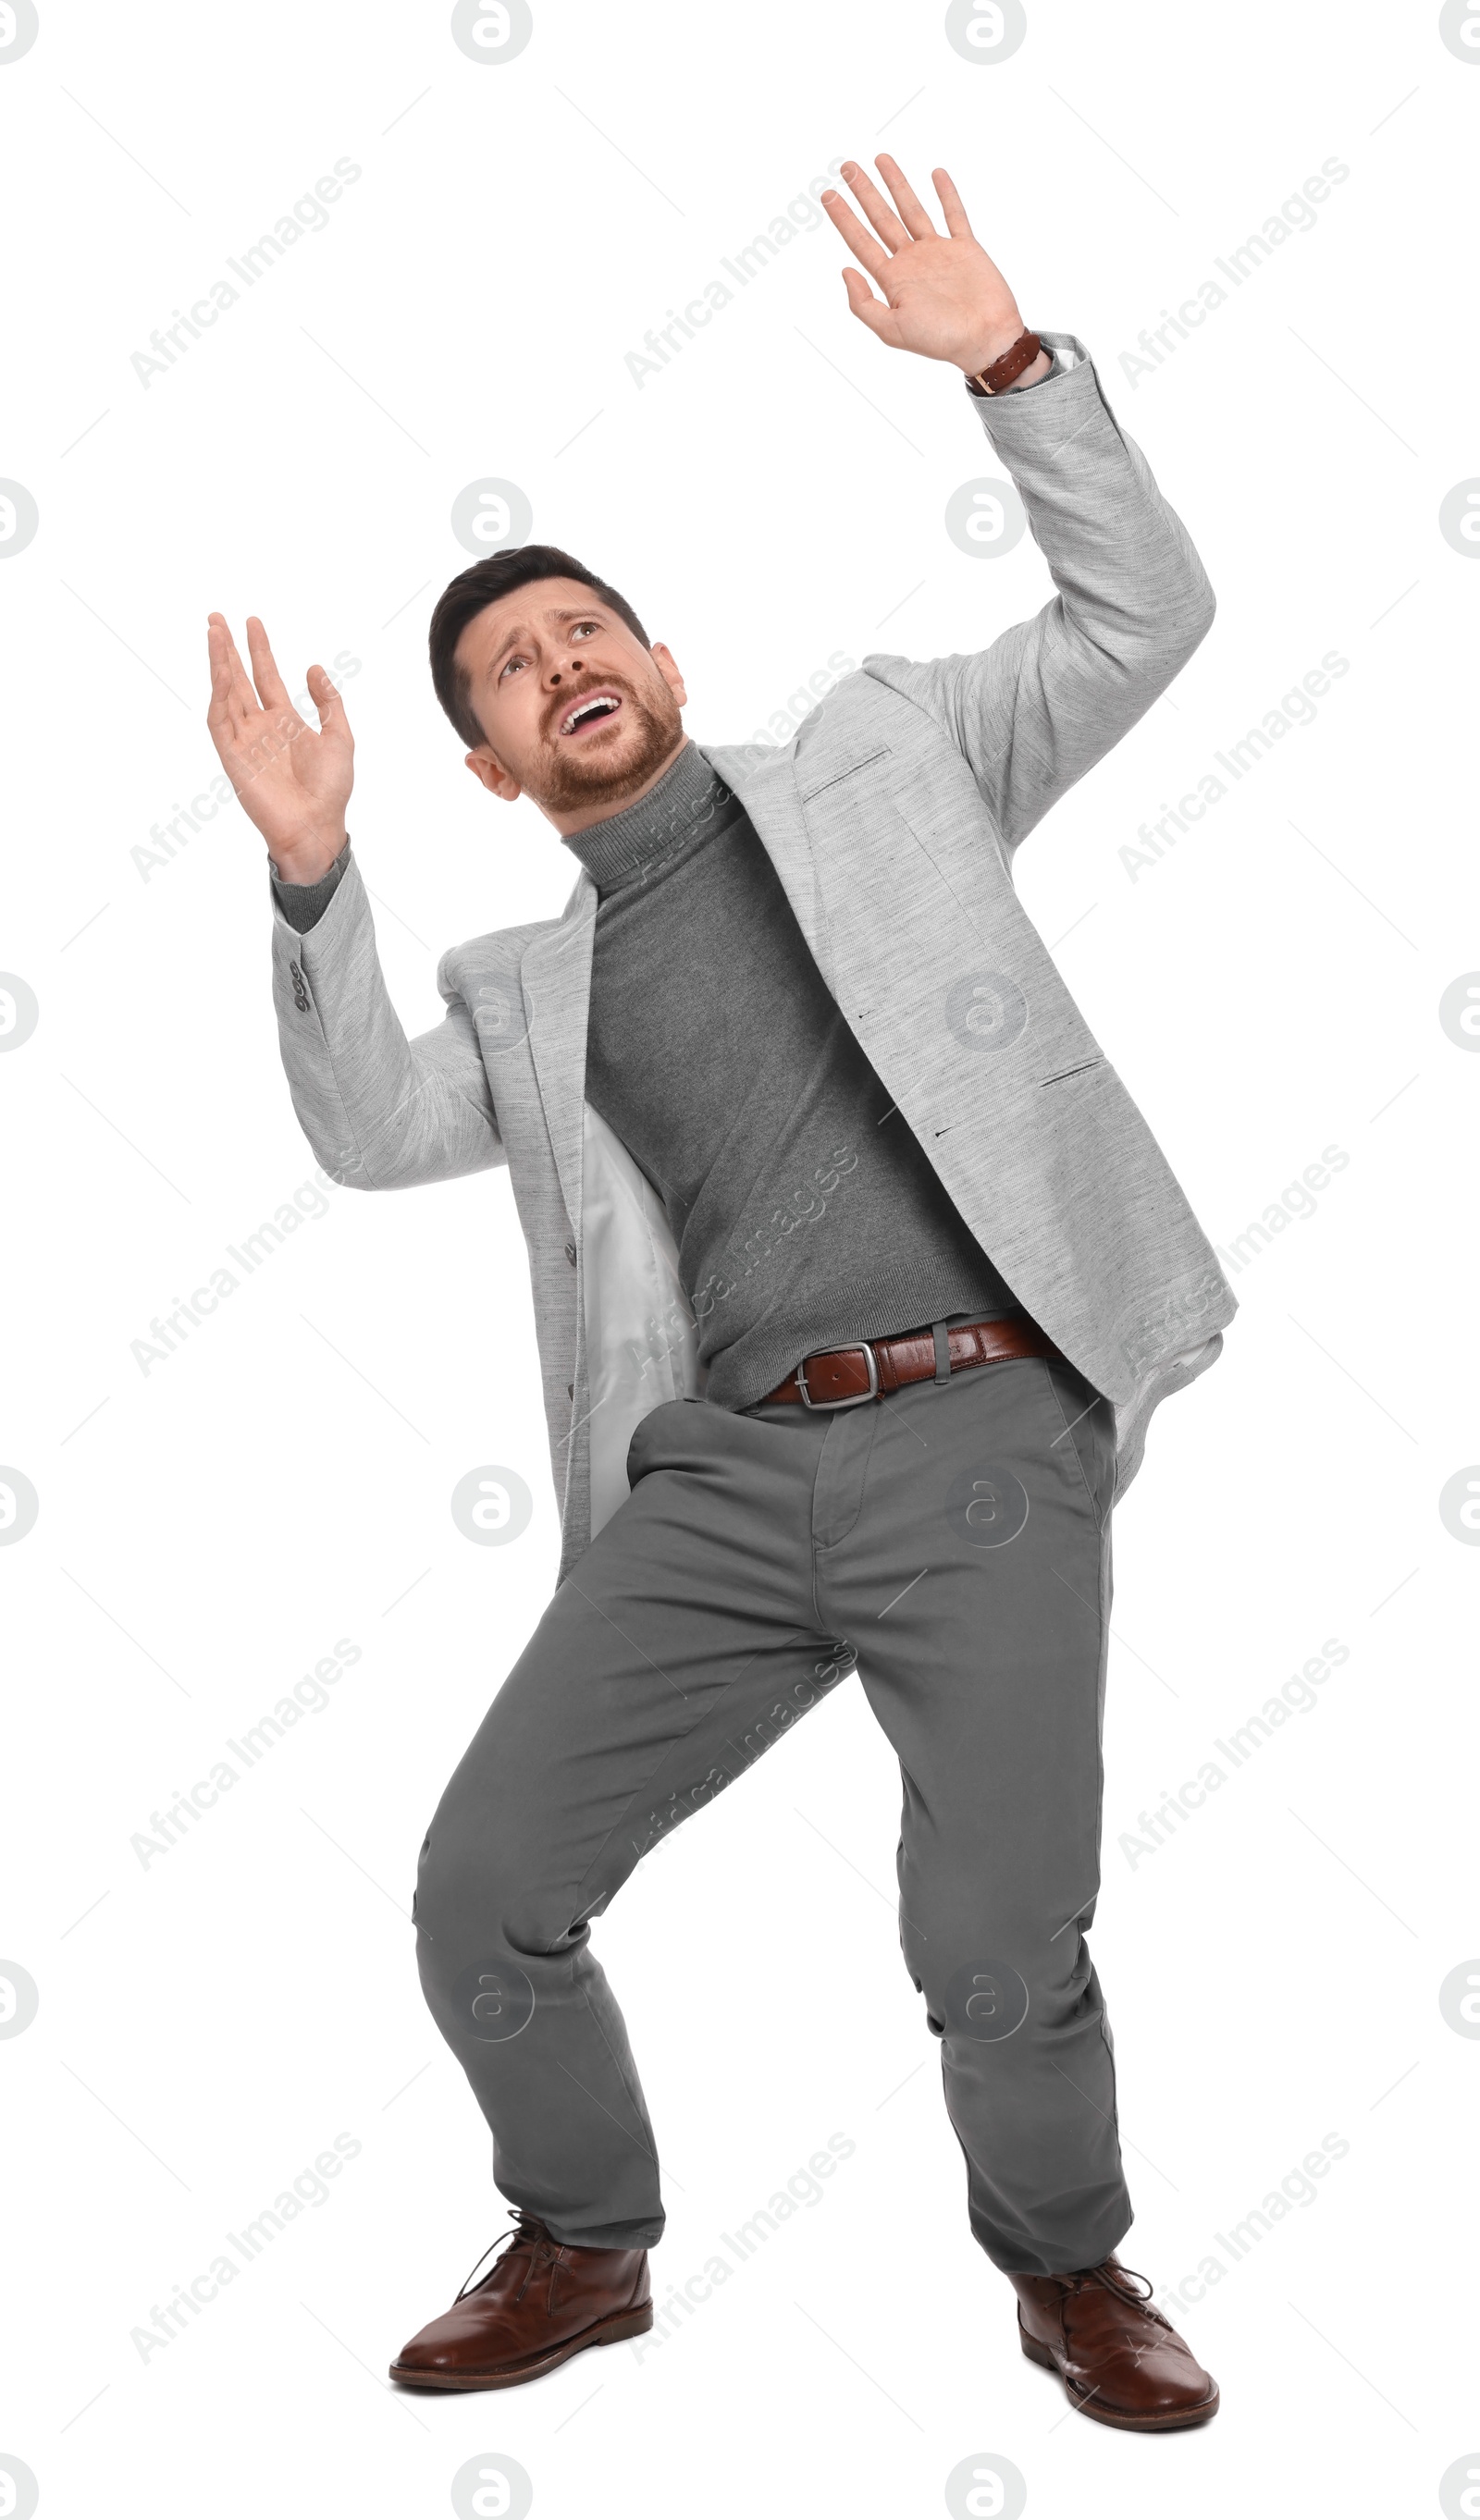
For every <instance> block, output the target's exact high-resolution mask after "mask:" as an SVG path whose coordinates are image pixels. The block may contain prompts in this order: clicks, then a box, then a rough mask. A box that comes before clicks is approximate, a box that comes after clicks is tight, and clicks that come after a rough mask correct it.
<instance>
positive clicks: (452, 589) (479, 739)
mask: <svg viewBox="0 0 1480 2520" xmlns="http://www.w3.org/2000/svg"><path fill="white" fill-rule="evenodd" d="M542 577H573V578H575V579H576V580H577V581H578V583H579V584H580V585H582V586H587V587H589V588H590V590H591V592H592V594H593V595H595V596H597V597H599V598H600V600H601V602H602V603H603V604H606V605H609V606H610V607H611V609H612V611H613V612H614V613H615V614H616V615H617V617H618V619H619V620H622V621H625V623H626V625H627V627H628V629H629V630H630V631H631V633H632V635H633V637H634V639H639V640H641V642H642V644H643V646H644V647H645V648H650V647H651V645H652V642H651V640H650V638H649V636H648V633H647V631H646V630H645V629H644V628H643V625H642V623H641V621H639V619H638V617H637V614H636V613H635V612H634V611H633V609H632V607H631V605H630V604H629V603H628V602H627V599H626V597H625V596H624V595H618V593H617V591H616V588H615V587H614V586H608V585H607V584H606V581H605V578H601V577H597V576H595V575H594V574H593V572H592V571H591V570H590V569H589V568H583V567H582V566H581V563H580V562H579V561H578V560H572V559H571V557H570V554H569V553H568V552H562V551H558V550H557V549H556V546H555V544H554V543H524V544H523V545H522V546H521V547H520V548H519V549H518V550H517V551H507V552H496V553H494V554H493V555H492V556H491V557H490V558H489V559H488V560H475V561H474V562H473V563H472V566H471V568H465V569H461V570H460V571H459V573H458V575H457V576H456V577H455V578H454V579H453V580H452V583H451V585H450V586H444V587H443V589H442V592H441V594H440V595H439V596H438V597H437V600H436V604H435V607H434V608H433V610H432V615H431V627H430V629H429V631H428V633H427V640H426V644H427V648H428V650H429V651H430V655H431V680H432V686H433V689H434V690H435V692H436V696H437V697H438V699H439V700H440V701H441V703H442V706H443V708H444V709H445V710H446V712H447V714H448V716H449V717H450V718H451V720H452V723H453V725H454V726H455V727H456V728H457V731H458V733H459V735H460V736H461V737H462V739H463V742H465V743H466V744H467V745H468V747H469V750H470V751H474V750H476V748H477V746H478V745H479V744H480V743H486V742H487V741H488V739H487V737H486V736H485V735H484V733H483V730H482V728H481V727H480V726H479V724H478V722H477V718H476V716H475V715H474V713H473V708H472V695H471V687H470V684H469V679H468V675H467V672H466V670H465V669H464V667H462V666H461V665H459V664H458V663H457V662H456V661H455V658H454V650H455V649H456V647H457V644H458V641H459V640H460V639H461V637H462V635H463V633H464V631H465V630H466V629H467V627H468V624H469V622H470V621H472V620H474V619H475V618H476V616H477V615H478V613H480V612H483V611H486V610H487V607H488V606H489V605H490V604H497V602H498V600H499V598H500V596H501V595H512V594H513V593H514V590H515V588H516V587H517V586H532V585H533V584H534V583H535V581H536V580H537V579H539V578H542Z"/></svg>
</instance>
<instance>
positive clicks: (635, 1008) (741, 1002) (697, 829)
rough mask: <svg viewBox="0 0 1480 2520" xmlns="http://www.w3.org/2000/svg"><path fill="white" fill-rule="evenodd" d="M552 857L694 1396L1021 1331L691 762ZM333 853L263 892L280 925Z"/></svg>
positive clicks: (328, 889)
mask: <svg viewBox="0 0 1480 2520" xmlns="http://www.w3.org/2000/svg"><path fill="white" fill-rule="evenodd" d="M564 845H565V847H566V848H568V849H569V850H570V851H571V853H572V855H573V856H575V857H577V858H579V860H580V862H581V864H582V865H583V866H584V867H585V868H586V869H587V871H588V873H589V874H590V876H591V877H592V879H593V881H594V882H595V884H596V887H597V892H598V895H599V898H598V903H597V913H596V934H595V939H594V944H593V954H592V969H591V1004H590V1012H589V1017H588V1026H587V1038H586V1099H587V1101H588V1102H590V1103H591V1104H592V1106H593V1107H594V1108H595V1109H596V1110H597V1111H599V1112H600V1113H601V1115H602V1117H603V1118H604V1119H605V1121H606V1122H607V1123H608V1124H609V1126H610V1127H611V1128H612V1129H613V1130H614V1131H615V1132H616V1135H617V1136H618V1138H620V1139H621V1141H622V1143H623V1145H624V1146H625V1147H626V1148H628V1149H629V1151H630V1152H631V1154H632V1155H633V1157H634V1158H635V1160H636V1161H637V1162H638V1163H639V1164H640V1165H641V1167H642V1169H643V1171H644V1172H645V1173H646V1174H647V1176H648V1178H649V1180H650V1182H651V1183H652V1184H653V1186H654V1188H655V1189H656V1190H657V1192H658V1193H659V1194H660V1196H661V1198H662V1200H663V1204H664V1207H665V1208H666V1210H667V1214H668V1218H669V1222H670V1224H671V1226H672V1228H673V1233H674V1237H675V1239H676V1240H677V1243H678V1251H679V1271H680V1276H681V1279H682V1282H683V1284H684V1288H685V1291H686V1292H687V1294H688V1296H689V1299H690V1301H691V1303H692V1304H693V1306H694V1309H695V1317H696V1319H697V1321H698V1326H699V1354H700V1357H701V1359H702V1361H703V1362H704V1364H705V1365H706V1366H707V1368H708V1380H707V1384H706V1395H707V1397H708V1398H709V1399H710V1400H712V1401H715V1402H717V1403H718V1404H719V1405H720V1406H721V1407H722V1408H728V1409H745V1408H749V1407H750V1406H752V1405H753V1403H754V1402H755V1401H757V1400H759V1399H761V1398H762V1397H763V1396H764V1394H765V1393H766V1392H768V1391H769V1390H771V1389H772V1388H773V1386H774V1385H775V1384H776V1383H778V1382H780V1381H781V1380H782V1378H783V1377H784V1375H785V1374H786V1373H788V1372H789V1371H790V1369H791V1367H792V1366H794V1365H795V1363H796V1361H797V1359H798V1358H799V1357H801V1356H804V1355H806V1354H808V1353H809V1352H810V1351H811V1350H813V1349H816V1348H822V1347H832V1346H838V1345H841V1344H843V1343H845V1342H847V1341H849V1340H853V1339H864V1338H881V1337H884V1336H886V1335H888V1334H889V1333H890V1332H892V1331H896V1330H906V1329H915V1328H919V1327H920V1326H922V1325H924V1324H927V1323H930V1322H936V1321H951V1320H967V1319H982V1318H986V1319H992V1318H995V1317H999V1316H1001V1315H1003V1314H1006V1313H1015V1312H1017V1311H1019V1310H1020V1307H1019V1306H1018V1305H1017V1304H1016V1302H1015V1301H1014V1299H1013V1297H1012V1295H1011V1292H1010V1290H1009V1287H1008V1286H1007V1284H1006V1283H1005V1282H1004V1281H1003V1279H1002V1278H1001V1277H1000V1276H999V1275H998V1273H997V1271H996V1270H995V1269H994V1268H993V1266H992V1263H991V1261H990V1260H989V1258H988V1257H987V1254H986V1252H985V1251H984V1250H983V1249H982V1248H981V1245H980V1244H979V1243H978V1242H977V1241H976V1240H975V1238H974V1237H973V1236H972V1235H971V1234H970V1233H969V1232H968V1231H967V1228H966V1226H965V1224H964V1220H963V1218H962V1216H961V1214H960V1212H959V1210H958V1209H957V1208H956V1206H955V1204H954V1203H953V1201H952V1200H951V1199H950V1197H949V1196H948V1195H947V1193H946V1191H945V1189H944V1188H943V1186H942V1184H941V1183H940V1181H939V1180H938V1179H937V1177H936V1174H935V1171H934V1169H933V1167H932V1165H931V1163H930V1161H929V1158H928V1156H927V1155H926V1153H925V1151H924V1148H922V1147H921V1146H920V1144H919V1139H918V1138H917V1137H916V1136H915V1134H914V1132H913V1130H912V1129H911V1128H910V1126H909V1124H908V1122H907V1121H906V1120H905V1118H904V1115H903V1114H902V1113H901V1112H900V1111H899V1110H897V1109H895V1108H894V1107H893V1105H892V1102H891V1098H890V1096H889V1094H888V1092H887V1090H886V1089H885V1087H884V1085H883V1083H882V1081H881V1080H880V1078H879V1077H878V1076H877V1074H876V1073H875V1069H874V1068H873V1066H872V1065H871V1064H870V1062H869V1060H868V1058H867V1057H865V1054H864V1052H863V1050H862V1048H861V1047H860V1045H859V1043H858V1041H857V1039H856V1038H855V1036H854V1034H853V1033H852V1032H851V1030H850V1029H849V1026H848V1024H847V1022H846V1020H845V1019H844V1017H843V1014H842V1012H841V1011H840V1010H839V1008H838V1007H837V1005H836V1003H835V1002H834V1000H833V998H832V997H831V995H830V992H829V989H828V986H827V983H826V982H825V980H824V979H823V976H822V973H821V971H820V970H819V969H818V967H817V964H816V962H815V961H814V959H813V957H812V955H811V953H810V951H809V950H808V947H807V943H806V940H805V938H804V937H803V935H802V932H801V929H800V927H799V925H798V924H797V921H796V916H795V913H794V912H793V911H792V908H791V905H790V903H789V902H788V901H787V899H786V895H785V890H784V888H783V885H782V881H781V878H780V877H779V876H778V874H777V872H776V869H775V868H774V866H773V865H772V863H771V860H770V858H769V857H768V856H767V853H766V850H765V847H764V845H763V844H762V842H761V840H760V837H759V835H758V833H757V832H756V830H755V827H754V825H753V824H752V823H751V821H750V818H749V816H748V815H747V814H746V812H745V810H744V808H743V806H742V805H741V804H740V799H739V797H738V796H737V795H736V794H735V793H734V791H733V789H731V788H730V787H728V786H727V785H726V784H725V782H724V781H723V780H722V779H720V777H719V776H718V774H717V773H716V772H715V771H714V770H712V769H711V768H710V765H709V763H708V762H707V761H706V760H705V758H704V755H703V754H702V753H701V752H700V751H699V750H698V747H697V746H696V745H695V744H694V743H692V742H691V743H688V744H686V745H685V747H684V750H683V751H682V752H681V753H680V754H679V756H678V758H677V760H676V761H675V762H674V763H673V764H672V766H671V768H669V769H668V770H666V771H665V772H664V774H663V776H662V778H661V779H660V780H659V781H658V783H657V785H656V787H652V788H650V790H649V792H648V794H647V795H646V796H643V797H641V798H639V800H638V802H637V803H636V804H635V805H629V806H627V807H625V808H624V809H623V810H622V811H621V812H620V813H617V814H610V815H608V816H606V817H605V820H603V821H602V822H600V823H593V824H591V825H590V826H589V828H588V829H587V830H586V831H584V832H573V833H572V834H571V835H570V836H569V837H568V838H567V839H566V840H565V842H564ZM346 855H347V845H346V850H345V851H341V853H340V856H339V858H338V859H337V860H336V863H335V865H334V867H332V868H331V870H330V872H329V874H328V875H327V876H326V877H324V878H323V880H322V881H321V882H320V883H317V884H303V885H297V884H283V883H279V884H278V885H277V887H276V888H277V893H278V898H279V900H280V901H281V902H282V904H283V911H284V916H285V917H286V918H287V919H289V920H290V921H291V922H292V924H293V925H294V926H296V927H299V928H300V929H304V930H306V929H307V928H308V927H311V926H312V925H313V924H314V923H315V922H316V921H317V920H318V919H319V918H320V917H321V916H322V914H323V911H324V909H325V907H326V906H327V904H328V901H329V898H330V895H331V894H332V892H333V891H334V889H335V886H336V883H337V881H338V877H339V875H340V874H341V872H342V870H343V865H344V860H345V856H346Z"/></svg>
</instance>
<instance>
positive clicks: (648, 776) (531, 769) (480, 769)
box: [456, 577, 688, 832]
mask: <svg viewBox="0 0 1480 2520" xmlns="http://www.w3.org/2000/svg"><path fill="white" fill-rule="evenodd" d="M456 661H457V663H458V664H459V666H461V667H462V668H463V670H464V671H465V672H466V673H467V676H468V684H469V695H470V697H471V703H472V713H473V715H474V717H475V718H476V719H477V721H478V724H479V725H480V726H481V728H482V729H483V735H484V741H483V742H482V743H480V744H479V745H478V746H477V748H476V749H475V750H474V751H472V752H470V753H469V754H468V757H467V758H468V767H469V769H470V770H471V771H472V772H473V774H474V775H475V777H477V778H478V779H480V780H481V781H482V783H483V786H484V787H487V788H488V789H489V790H490V791H491V792H492V794H494V795H495V796H503V797H505V798H507V799H509V800H510V801H512V800H513V799H514V798H515V797H516V796H518V795H521V794H522V795H528V796H531V797H532V798H533V799H534V802H535V803H536V804H537V805H538V806H539V808H540V810H541V812H542V813H544V814H545V815H547V816H548V818H549V820H550V821H551V822H552V823H554V825H555V826H556V829H557V830H558V831H561V832H573V831H579V830H580V829H581V828H582V826H583V825H584V824H586V823H593V822H597V821H599V820H600V819H601V818H602V817H603V816H604V815H605V814H613V813H615V812H616V811H617V810H618V808H619V807H620V806H621V805H623V804H625V803H627V802H628V801H630V799H631V798H632V797H634V796H637V795H639V794H640V793H641V792H642V790H643V789H644V788H645V787H649V786H650V784H651V782H652V780H653V778H654V777H655V775H656V773H657V772H658V770H659V769H660V768H661V767H662V765H663V764H664V762H665V761H666V760H667V759H668V758H669V757H670V755H672V754H673V753H674V752H675V751H676V750H677V749H678V747H679V745H680V743H681V742H683V738H684V729H683V723H682V720H681V718H680V715H679V711H680V709H681V708H682V706H683V704H684V702H685V700H686V699H687V698H688V694H687V692H686V691H685V689H684V684H683V678H682V676H681V675H680V673H679V670H678V667H677V665H676V664H675V663H674V661H673V658H672V656H671V655H670V654H669V652H668V651H667V649H666V648H664V647H654V648H651V649H648V648H645V647H644V646H643V645H642V643H641V641H640V640H638V639H636V638H634V636H633V634H632V632H631V631H630V630H629V629H628V628H627V625H626V623H625V622H624V621H622V620H621V619H620V618H619V616H618V615H617V614H616V613H615V612H613V611H612V610H611V608H610V607H609V605H605V604H603V603H602V602H601V601H600V600H599V599H598V598H597V597H596V596H595V595H593V594H592V592H591V590H590V588H589V587H585V586H582V585H581V583H580V581H579V579H577V578H571V577H542V578H538V579H536V580H535V582H534V584H533V585H531V586H521V587H517V588H516V590H515V592H514V593H513V594H512V595H503V596H500V598H499V600H498V602H497V603H496V604H490V605H487V606H485V607H484V609H483V610H482V611H481V612H479V613H477V614H475V615H474V617H473V619H472V620H471V621H470V622H469V624H468V627H467V629H466V630H465V631H464V632H463V635H462V637H461V638H460V639H459V641H458V644H457V649H456Z"/></svg>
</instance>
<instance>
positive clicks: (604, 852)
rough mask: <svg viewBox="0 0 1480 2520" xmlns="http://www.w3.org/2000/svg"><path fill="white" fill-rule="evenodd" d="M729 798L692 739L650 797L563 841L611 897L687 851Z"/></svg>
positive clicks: (727, 792)
mask: <svg viewBox="0 0 1480 2520" xmlns="http://www.w3.org/2000/svg"><path fill="white" fill-rule="evenodd" d="M729 794H730V790H729V788H728V787H726V785H725V783H724V781H723V780H722V779H721V777H720V776H719V773H718V771H716V770H712V769H711V768H710V766H709V764H708V762H707V761H706V760H705V758H704V756H703V754H702V753H701V752H700V750H699V748H698V745H697V744H696V743H695V742H694V740H693V738H692V737H691V738H690V740H689V742H687V743H686V744H685V746H684V748H683V751H682V752H681V753H680V754H679V756H678V758H677V760H676V761H674V762H673V763H672V764H671V765H670V766H669V768H668V769H666V770H665V771H664V773H663V775H662V777H661V779H660V780H659V781H658V783H657V785H656V787H650V788H649V790H648V793H647V795H646V796H639V798H638V799H637V802H636V803H635V804H633V805H624V806H623V807H622V809H621V811H620V812H619V813H616V814H607V815H606V816H605V818H604V819H603V820H602V821H601V822H600V823H588V824H587V826H586V829H585V830H584V831H583V832H562V833H561V839H562V841H563V844H564V846H565V847H566V848H567V849H569V851H570V852H571V855H572V856H573V857H577V858H579V859H580V862H581V864H582V866H583V867H584V868H585V869H586V872H587V874H588V875H589V876H590V877H591V878H592V880H593V882H594V883H595V885H596V887H597V890H598V891H599V892H602V893H606V892H610V891H612V890H613V889H614V888H615V887H616V886H617V885H618V884H621V883H626V882H630V881H631V879H632V878H633V877H635V876H637V875H640V874H641V873H642V872H643V871H644V870H645V869H650V867H651V866H652V865H653V863H654V861H656V860H658V859H663V858H668V857H671V856H672V855H673V853H674V851H675V850H677V849H681V848H682V847H684V845H685V843H686V842H687V841H689V840H691V839H693V838H694V837H695V835H696V833H697V832H698V831H699V829H700V828H701V826H702V825H704V824H706V823H707V822H708V821H709V819H710V817H711V816H712V815H713V813H714V811H715V809H716V807H717V806H719V805H720V804H722V803H724V802H725V801H726V800H727V799H728V797H729Z"/></svg>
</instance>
